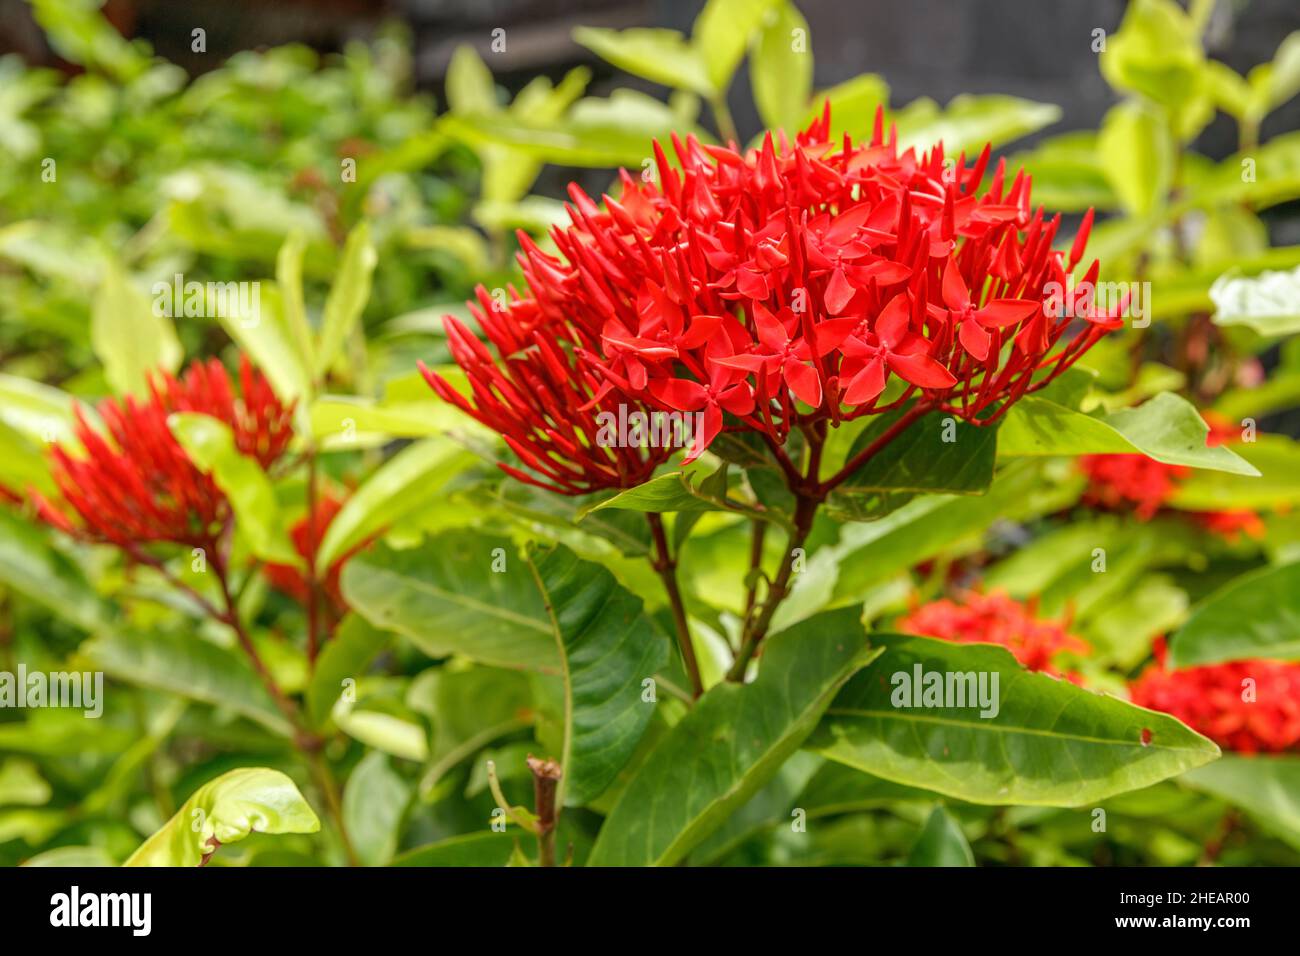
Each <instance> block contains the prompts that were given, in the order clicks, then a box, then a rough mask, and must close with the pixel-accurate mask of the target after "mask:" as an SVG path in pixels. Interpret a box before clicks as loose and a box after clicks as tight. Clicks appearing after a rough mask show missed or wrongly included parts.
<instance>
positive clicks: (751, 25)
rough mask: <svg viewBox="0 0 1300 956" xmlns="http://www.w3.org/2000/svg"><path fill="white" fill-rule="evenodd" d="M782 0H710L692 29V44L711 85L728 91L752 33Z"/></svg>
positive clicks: (713, 87) (722, 90) (719, 90)
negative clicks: (702, 62) (702, 63)
mask: <svg viewBox="0 0 1300 956" xmlns="http://www.w3.org/2000/svg"><path fill="white" fill-rule="evenodd" d="M778 2H780V0H708V3H706V4H705V5H704V9H703V10H701V11H700V15H699V16H698V17H696V18H695V26H694V27H693V28H692V29H691V45H692V46H693V47H694V48H695V51H696V53H697V55H698V56H699V58H700V59H701V60H703V61H704V65H705V69H706V70H707V71H708V76H709V85H710V87H711V88H712V89H713V90H715V91H717V92H719V93H722V92H725V91H726V90H727V88H728V87H729V86H731V77H732V74H734V73H735V72H736V67H738V66H739V65H740V61H741V59H742V58H743V57H744V55H745V48H746V47H747V46H749V41H750V37H752V36H753V34H754V31H755V30H757V29H758V27H759V25H760V24H761V23H762V22H763V18H764V16H765V15H766V14H767V12H768V11H769V10H771V9H772V8H773V7H774V6H776V4H777V3H778Z"/></svg>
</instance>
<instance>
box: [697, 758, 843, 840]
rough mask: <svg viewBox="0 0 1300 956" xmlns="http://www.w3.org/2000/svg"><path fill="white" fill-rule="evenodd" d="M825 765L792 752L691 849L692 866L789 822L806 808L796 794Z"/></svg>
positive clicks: (817, 760)
mask: <svg viewBox="0 0 1300 956" xmlns="http://www.w3.org/2000/svg"><path fill="white" fill-rule="evenodd" d="M825 765H826V763H825V761H824V760H822V758H821V757H818V756H817V755H816V754H812V753H808V752H807V751H806V750H800V751H797V752H795V753H794V754H793V755H792V756H791V757H790V759H789V760H787V761H786V762H785V763H784V764H782V765H781V769H780V770H778V771H777V772H776V776H774V777H773V778H772V779H771V780H769V781H768V782H767V783H766V784H764V785H763V786H762V787H761V788H760V789H759V791H758V792H757V793H755V794H754V795H753V796H752V797H750V798H749V801H748V802H747V803H745V805H744V806H742V807H740V808H739V809H738V810H736V811H735V812H734V813H733V814H731V816H729V817H728V818H727V820H726V822H725V823H723V824H722V826H720V827H719V828H718V829H716V830H714V831H713V833H711V834H710V835H709V837H708V839H706V840H705V841H704V842H703V843H701V844H700V845H699V846H697V847H696V848H695V849H694V850H692V851H691V858H690V862H691V865H692V866H710V865H713V864H716V863H718V862H720V861H722V860H723V859H724V858H725V857H726V856H727V854H729V853H731V852H732V851H733V850H734V849H736V847H738V846H740V844H742V843H743V842H744V841H745V840H747V839H749V838H750V837H752V836H754V835H755V834H757V833H761V832H763V831H764V830H767V829H769V828H772V827H777V826H781V825H782V824H786V825H789V824H790V823H791V822H792V821H793V820H794V819H795V817H794V811H795V810H796V809H801V810H806V809H807V808H806V807H805V806H804V805H803V803H801V802H800V801H799V795H800V793H801V792H802V791H803V790H804V788H805V787H806V786H807V784H808V781H809V780H810V779H811V778H812V777H813V775H814V774H815V773H816V772H817V771H818V769H819V768H821V767H823V766H825ZM850 772H851V771H850ZM857 776H859V777H861V776H862V774H857Z"/></svg>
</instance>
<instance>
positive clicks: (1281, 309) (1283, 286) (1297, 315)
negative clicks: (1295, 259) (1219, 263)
mask: <svg viewBox="0 0 1300 956" xmlns="http://www.w3.org/2000/svg"><path fill="white" fill-rule="evenodd" d="M1210 299H1211V300H1213V302H1214V324H1215V325H1223V326H1231V325H1244V326H1247V327H1248V328H1251V329H1254V330H1255V331H1256V332H1258V333H1259V334H1260V335H1266V336H1274V335H1279V336H1280V335H1292V334H1294V333H1296V332H1300V268H1296V269H1293V270H1292V271H1291V272H1273V271H1266V272H1261V273H1259V275H1255V276H1249V277H1246V276H1242V275H1241V274H1239V273H1238V272H1236V271H1235V270H1234V271H1229V272H1226V273H1224V274H1223V275H1221V276H1219V278H1217V279H1215V280H1214V285H1212V286H1210Z"/></svg>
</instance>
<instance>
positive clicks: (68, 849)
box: [21, 846, 117, 870]
mask: <svg viewBox="0 0 1300 956" xmlns="http://www.w3.org/2000/svg"><path fill="white" fill-rule="evenodd" d="M21 865H22V866H58V867H63V868H67V867H76V868H77V869H79V870H80V869H86V868H95V867H109V866H116V865H117V864H116V863H115V862H114V861H113V858H112V857H111V856H109V855H108V851H107V850H105V849H104V848H103V847H99V846H60V847H56V848H54V849H53V850H46V851H45V852H44V853H37V854H36V855H35V856H33V857H29V858H28V859H26V860H24V861H23V862H22V864H21Z"/></svg>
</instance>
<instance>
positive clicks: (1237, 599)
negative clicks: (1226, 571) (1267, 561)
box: [1169, 563, 1300, 667]
mask: <svg viewBox="0 0 1300 956" xmlns="http://www.w3.org/2000/svg"><path fill="white" fill-rule="evenodd" d="M1251 657H1271V658H1277V659H1280V660H1300V563H1296V564H1284V565H1282V566H1281V567H1276V568H1262V569H1260V570H1258V571H1253V572H1251V573H1249V574H1243V575H1242V576H1241V577H1239V578H1236V579H1235V580H1233V581H1232V582H1231V583H1230V584H1229V585H1227V587H1224V588H1222V589H1220V590H1218V591H1215V592H1214V593H1213V594H1211V595H1210V596H1209V597H1208V598H1206V599H1205V601H1203V602H1202V603H1201V604H1199V605H1197V606H1196V607H1195V608H1193V609H1192V615H1191V617H1190V618H1188V620H1187V623H1186V624H1184V625H1183V626H1182V627H1181V628H1180V629H1179V631H1178V633H1177V634H1175V635H1174V637H1173V640H1172V641H1170V644H1169V661H1170V664H1171V665H1172V666H1174V667H1192V666H1194V665H1197V664H1217V663H1219V662H1220V661H1235V660H1242V659H1243V658H1251Z"/></svg>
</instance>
